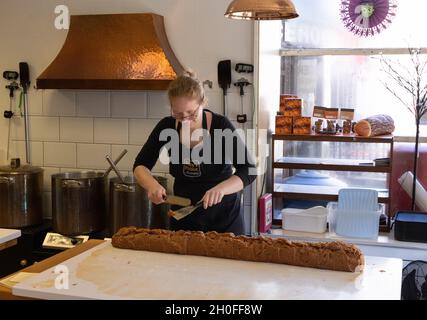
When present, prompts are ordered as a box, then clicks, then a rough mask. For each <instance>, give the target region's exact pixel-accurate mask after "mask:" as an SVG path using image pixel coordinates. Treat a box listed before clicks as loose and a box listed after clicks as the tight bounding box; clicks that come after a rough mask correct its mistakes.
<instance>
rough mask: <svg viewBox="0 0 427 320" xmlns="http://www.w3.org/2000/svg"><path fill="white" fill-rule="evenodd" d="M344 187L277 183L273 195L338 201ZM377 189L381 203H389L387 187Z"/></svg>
mask: <svg viewBox="0 0 427 320" xmlns="http://www.w3.org/2000/svg"><path fill="white" fill-rule="evenodd" d="M342 188H343V187H332V186H311V185H300V184H279V183H275V184H274V192H273V196H274V197H281V198H287V199H293V200H298V199H304V200H316V201H317V200H320V201H322V200H323V201H338V192H339V190H340V189H342ZM377 191H378V201H379V202H380V203H387V202H388V200H389V192H388V191H387V190H385V189H378V190H377Z"/></svg>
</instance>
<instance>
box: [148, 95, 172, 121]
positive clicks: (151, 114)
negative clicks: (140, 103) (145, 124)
mask: <svg viewBox="0 0 427 320" xmlns="http://www.w3.org/2000/svg"><path fill="white" fill-rule="evenodd" d="M170 114H171V112H170V104H169V98H168V95H167V93H166V92H154V91H152V92H149V93H148V116H147V117H148V118H149V119H162V118H164V117H167V116H170Z"/></svg>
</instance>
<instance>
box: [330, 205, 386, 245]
mask: <svg viewBox="0 0 427 320" xmlns="http://www.w3.org/2000/svg"><path fill="white" fill-rule="evenodd" d="M327 209H328V224H329V232H331V233H335V234H337V235H339V236H344V237H352V238H366V239H375V238H377V237H378V233H379V224H380V216H381V214H382V213H384V209H385V205H384V204H382V203H380V204H378V210H376V211H351V210H342V211H340V210H338V202H330V203H328V205H327Z"/></svg>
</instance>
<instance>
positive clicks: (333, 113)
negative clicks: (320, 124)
mask: <svg viewBox="0 0 427 320" xmlns="http://www.w3.org/2000/svg"><path fill="white" fill-rule="evenodd" d="M338 113H339V109H338V108H326V109H325V119H329V120H337V119H338Z"/></svg>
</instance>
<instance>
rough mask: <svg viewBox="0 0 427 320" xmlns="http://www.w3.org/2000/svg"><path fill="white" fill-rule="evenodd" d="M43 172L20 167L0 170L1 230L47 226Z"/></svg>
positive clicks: (14, 164) (14, 163)
mask: <svg viewBox="0 0 427 320" xmlns="http://www.w3.org/2000/svg"><path fill="white" fill-rule="evenodd" d="M42 201H43V169H41V168H38V167H33V166H30V165H24V166H21V165H20V161H19V159H12V162H11V165H9V166H0V227H2V228H22V227H27V226H33V225H37V224H41V223H42V222H43V203H42Z"/></svg>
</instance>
